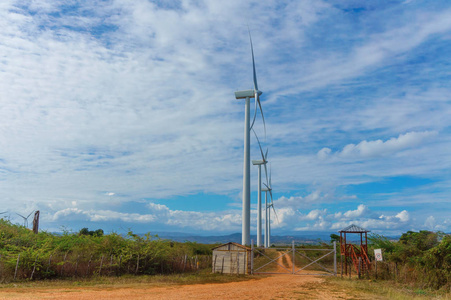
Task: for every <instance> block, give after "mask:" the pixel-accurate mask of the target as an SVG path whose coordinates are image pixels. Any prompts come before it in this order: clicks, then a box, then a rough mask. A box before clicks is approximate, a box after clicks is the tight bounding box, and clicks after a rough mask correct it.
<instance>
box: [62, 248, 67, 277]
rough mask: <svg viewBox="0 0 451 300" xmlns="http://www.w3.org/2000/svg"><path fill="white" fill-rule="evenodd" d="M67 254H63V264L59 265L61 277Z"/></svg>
mask: <svg viewBox="0 0 451 300" xmlns="http://www.w3.org/2000/svg"><path fill="white" fill-rule="evenodd" d="M68 252H69V251H68ZM68 252H66V254H64V259H63V264H62V265H61V276H63V271H64V264H65V263H66V258H67V253H68Z"/></svg>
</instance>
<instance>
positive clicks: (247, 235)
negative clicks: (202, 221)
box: [235, 30, 266, 245]
mask: <svg viewBox="0 0 451 300" xmlns="http://www.w3.org/2000/svg"><path fill="white" fill-rule="evenodd" d="M249 41H250V44H251V54H252V70H253V80H254V89H253V90H244V91H238V92H235V98H236V99H246V100H245V109H244V164H243V211H242V227H241V231H242V234H241V244H242V245H250V243H251V223H250V219H251V183H250V181H251V180H250V177H251V176H250V175H251V166H250V156H251V155H250V152H251V151H250V130H251V129H252V128H253V126H254V124H255V118H256V116H257V105H258V106H259V107H260V112H261V115H262V119H263V126H264V128H265V135H266V124H265V117H264V116H263V110H262V107H261V103H260V98H259V97H260V95H261V94H262V92H261V91H259V90H258V84H257V72H256V71H255V60H254V47H253V45H252V37H251V32H250V30H249ZM251 98H254V99H255V113H254V118H253V120H252V125H251V124H250V99H251Z"/></svg>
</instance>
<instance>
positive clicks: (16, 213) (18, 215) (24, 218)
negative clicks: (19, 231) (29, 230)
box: [16, 213, 26, 219]
mask: <svg viewBox="0 0 451 300" xmlns="http://www.w3.org/2000/svg"><path fill="white" fill-rule="evenodd" d="M16 215H18V216H21V217H22V218H24V219H26V218H25V217H24V216H22V215H21V214H18V213H16Z"/></svg>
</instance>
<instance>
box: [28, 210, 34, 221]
mask: <svg viewBox="0 0 451 300" xmlns="http://www.w3.org/2000/svg"><path fill="white" fill-rule="evenodd" d="M32 213H34V210H33V211H32V212H31V213H30V214H29V215H28V216H27V219H28V218H29V217H30V216H31V214H32Z"/></svg>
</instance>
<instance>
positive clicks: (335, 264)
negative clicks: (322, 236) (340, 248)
mask: <svg viewBox="0 0 451 300" xmlns="http://www.w3.org/2000/svg"><path fill="white" fill-rule="evenodd" d="M334 274H335V276H337V242H336V241H334Z"/></svg>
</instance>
